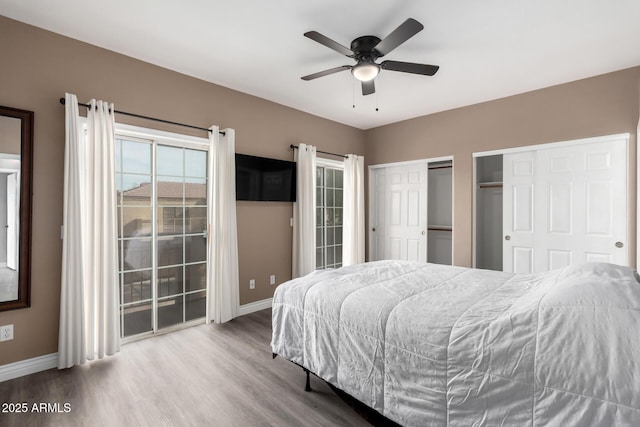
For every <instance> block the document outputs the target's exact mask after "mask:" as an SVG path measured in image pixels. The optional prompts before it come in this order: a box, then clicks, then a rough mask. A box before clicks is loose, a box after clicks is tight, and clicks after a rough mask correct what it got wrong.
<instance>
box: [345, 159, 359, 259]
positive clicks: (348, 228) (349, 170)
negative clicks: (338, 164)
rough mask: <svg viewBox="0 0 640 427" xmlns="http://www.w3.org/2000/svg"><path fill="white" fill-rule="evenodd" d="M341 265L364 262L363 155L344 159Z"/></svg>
mask: <svg viewBox="0 0 640 427" xmlns="http://www.w3.org/2000/svg"><path fill="white" fill-rule="evenodd" d="M343 185H344V192H343V196H342V197H343V198H344V202H343V203H344V212H343V215H344V218H343V227H344V228H343V230H342V233H343V242H342V265H345V266H346V265H353V264H360V263H363V262H364V157H362V156H356V155H355V154H349V155H348V156H347V158H346V159H345V160H344V181H343Z"/></svg>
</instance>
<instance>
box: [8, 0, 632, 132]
mask: <svg viewBox="0 0 640 427" xmlns="http://www.w3.org/2000/svg"><path fill="white" fill-rule="evenodd" d="M0 13H1V14H2V15H4V16H7V17H9V18H13V19H16V20H19V21H23V22H26V23H29V24H32V25H35V26H38V27H42V28H45V29H47V30H51V31H54V32H56V33H60V34H64V35H66V36H69V37H72V38H75V39H79V40H82V41H85V42H88V43H91V44H94V45H97V46H101V47H104V48H107V49H110V50H113V51H116V52H120V53H123V54H125V55H129V56H132V57H135V58H139V59H141V60H143V61H147V62H150V63H153V64H157V65H160V66H162V67H166V68H169V69H172V70H175V71H179V72H181V73H184V74H188V75H191V76H194V77H198V78H200V79H203V80H207V81H210V82H212V83H216V84H219V85H222V86H226V87H229V88H232V89H235V90H239V91H242V92H246V93H249V94H252V95H255V96H258V97H261V98H265V99H268V100H271V101H274V102H277V103H280V104H284V105H287V106H290V107H293V108H296V109H299V110H303V111H306V112H309V113H311V114H315V115H318V116H321V117H326V118H328V119H331V120H335V121H337V122H341V123H345V124H348V125H352V126H355V127H357V128H361V129H368V128H372V127H376V126H380V125H384V124H387V123H392V122H396V121H400V120H404V119H408V118H412V117H417V116H422V115H425V114H430V113H434V112H438V111H443V110H448V109H452V108H456V107H461V106H464V105H470V104H475V103H478V102H482V101H487V100H491V99H496V98H501V97H504V96H509V95H513V94H517V93H522V92H527V91H530V90H534V89H538V88H542V87H547V86H551V85H554V84H559V83H564V82H568V81H572V80H577V79H581V78H585V77H590V76H594V75H598V74H602V73H606V72H610V71H615V70H620V69H624V68H628V67H632V66H636V65H640V1H639V0H483V1H480V0H456V1H452V0H398V1H393V2H392V1H389V0H386V1H383V0H349V1H345V0H304V1H301V0H271V1H265V0H236V1H230V0H224V1H223V0H181V1H169V0H160V1H159V0H108V1H104V0H64V1H57V2H50V1H42V0H0ZM409 17H411V18H414V19H416V20H418V21H420V22H421V23H422V24H423V25H424V27H425V28H424V30H422V31H421V32H420V33H418V34H417V35H416V36H414V37H413V38H411V39H409V40H408V41H407V42H406V43H404V44H403V45H401V46H400V47H398V48H397V49H396V50H394V51H393V52H392V53H390V54H389V55H387V56H385V58H384V59H390V60H396V61H408V62H419V63H427V64H435V65H440V70H439V71H438V73H437V74H436V75H435V76H434V77H425V76H417V75H411V74H405V73H398V72H393V71H388V70H387V71H385V70H383V71H382V72H381V74H380V75H379V76H378V78H377V79H376V89H377V92H376V94H374V95H370V96H367V97H363V96H362V94H361V91H360V87H359V86H358V85H356V84H355V83H354V82H355V80H354V78H353V77H352V76H351V74H350V73H349V72H348V71H343V72H341V73H338V74H334V75H331V76H326V77H323V78H320V79H317V80H313V81H308V82H307V81H303V80H301V79H300V77H301V76H303V75H307V74H311V73H314V72H317V71H321V70H324V69H328V68H332V67H336V66H339V65H351V64H353V60H351V59H350V58H346V57H344V56H341V55H340V54H338V53H336V52H335V51H332V50H330V49H328V48H326V47H324V46H322V45H320V44H318V43H316V42H314V41H312V40H310V39H307V38H306V37H303V33H305V32H306V31H310V30H315V31H318V32H320V33H322V34H324V35H325V36H327V37H329V38H332V39H333V40H335V41H337V42H338V43H340V44H343V45H345V46H349V44H350V42H351V40H353V39H354V38H356V37H358V36H361V35H375V36H378V37H380V38H384V36H386V35H387V34H389V33H390V32H391V31H392V30H393V29H395V28H396V27H397V26H398V25H400V24H401V23H402V22H403V21H404V20H405V19H407V18H409ZM354 93H355V96H354ZM354 99H355V108H353V106H352V105H353V104H354ZM376 106H377V107H379V111H376Z"/></svg>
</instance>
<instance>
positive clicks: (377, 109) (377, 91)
mask: <svg viewBox="0 0 640 427" xmlns="http://www.w3.org/2000/svg"><path fill="white" fill-rule="evenodd" d="M376 80H378V83H380V75H378V78H377V79H376ZM378 87H380V85H379V84H378ZM379 92H380V91H379V90H376V112H378V111H380V109H379V108H378V93H379Z"/></svg>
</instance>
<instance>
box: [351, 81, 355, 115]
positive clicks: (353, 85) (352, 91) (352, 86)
mask: <svg viewBox="0 0 640 427" xmlns="http://www.w3.org/2000/svg"><path fill="white" fill-rule="evenodd" d="M351 80H352V85H351V88H352V90H351V95H352V96H353V108H354V109H355V108H356V81H355V79H351Z"/></svg>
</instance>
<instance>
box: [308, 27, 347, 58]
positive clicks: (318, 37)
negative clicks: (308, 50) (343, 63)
mask: <svg viewBox="0 0 640 427" xmlns="http://www.w3.org/2000/svg"><path fill="white" fill-rule="evenodd" d="M304 36H305V37H309V38H310V39H311V40H314V41H317V42H318V43H320V44H322V45H325V46H326V47H328V48H329V49H333V50H335V51H336V52H338V53H341V54H343V55H346V56H350V57H352V56H353V51H352V50H351V49H349V48H347V47H344V46H342V45H341V44H340V43H338V42H336V41H333V40H331V39H330V38H329V37H327V36H323V35H322V34H320V33H319V32H317V31H308V32H306V33H304Z"/></svg>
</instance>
